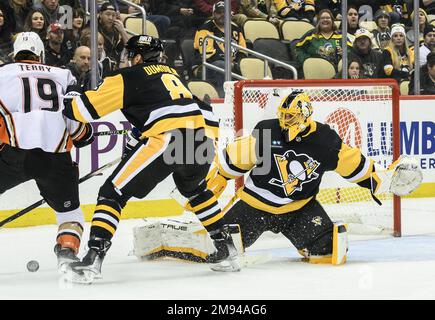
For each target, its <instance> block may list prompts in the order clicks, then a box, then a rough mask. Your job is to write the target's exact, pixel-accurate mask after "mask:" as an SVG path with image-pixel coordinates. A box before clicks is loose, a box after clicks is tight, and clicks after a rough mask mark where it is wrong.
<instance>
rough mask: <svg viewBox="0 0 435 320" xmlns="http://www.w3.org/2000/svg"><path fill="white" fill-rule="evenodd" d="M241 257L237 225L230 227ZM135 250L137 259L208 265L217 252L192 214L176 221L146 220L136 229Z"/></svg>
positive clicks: (134, 233) (240, 240) (240, 241)
mask: <svg viewBox="0 0 435 320" xmlns="http://www.w3.org/2000/svg"><path fill="white" fill-rule="evenodd" d="M229 231H230V234H231V236H232V238H233V242H234V245H235V247H236V249H237V252H238V254H239V255H241V254H242V253H243V245H242V239H241V237H240V228H239V226H238V225H231V226H229ZM133 235H134V242H133V245H134V251H133V254H134V255H135V256H136V257H138V258H147V259H157V258H162V257H171V258H177V259H182V260H188V261H193V262H205V261H206V258H207V256H208V255H209V254H211V253H213V252H214V251H215V248H214V245H213V242H212V240H211V239H210V237H209V235H208V233H207V231H206V230H205V229H204V227H203V226H202V224H201V223H200V222H198V221H197V220H196V219H195V218H194V217H193V216H190V214H186V215H184V216H182V217H177V218H176V219H160V220H157V221H148V220H145V224H144V225H141V226H137V227H135V228H134V229H133Z"/></svg>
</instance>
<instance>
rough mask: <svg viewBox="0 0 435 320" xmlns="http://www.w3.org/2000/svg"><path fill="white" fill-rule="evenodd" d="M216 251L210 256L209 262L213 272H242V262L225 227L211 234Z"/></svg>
mask: <svg viewBox="0 0 435 320" xmlns="http://www.w3.org/2000/svg"><path fill="white" fill-rule="evenodd" d="M210 237H211V238H212V240H213V244H214V246H215V248H216V251H215V252H214V253H212V254H211V255H209V256H208V258H207V262H208V263H209V264H210V268H211V269H212V270H213V271H222V272H236V271H240V269H241V267H240V261H239V256H238V253H237V249H236V247H235V246H234V242H233V239H232V237H231V235H230V233H229V231H228V226H227V225H225V226H223V227H222V228H221V229H219V230H216V231H215V232H211V233H210Z"/></svg>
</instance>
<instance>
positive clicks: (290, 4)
mask: <svg viewBox="0 0 435 320" xmlns="http://www.w3.org/2000/svg"><path fill="white" fill-rule="evenodd" d="M273 2H274V3H275V6H276V9H277V10H278V16H279V17H280V18H282V19H289V18H293V19H296V20H306V21H309V22H313V18H314V16H315V14H316V7H315V1H314V0H305V1H303V0H273Z"/></svg>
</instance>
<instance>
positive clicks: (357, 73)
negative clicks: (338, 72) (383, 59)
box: [347, 57, 364, 79]
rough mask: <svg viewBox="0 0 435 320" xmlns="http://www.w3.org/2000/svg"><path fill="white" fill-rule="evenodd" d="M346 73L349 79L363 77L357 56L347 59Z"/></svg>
mask: <svg viewBox="0 0 435 320" xmlns="http://www.w3.org/2000/svg"><path fill="white" fill-rule="evenodd" d="M347 74H348V78H349V79H361V78H364V75H363V66H362V64H361V61H360V60H359V59H358V58H356V57H354V58H350V59H349V63H348V68H347Z"/></svg>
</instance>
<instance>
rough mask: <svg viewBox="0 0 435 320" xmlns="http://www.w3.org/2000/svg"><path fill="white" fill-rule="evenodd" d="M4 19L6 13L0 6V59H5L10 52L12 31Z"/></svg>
mask: <svg viewBox="0 0 435 320" xmlns="http://www.w3.org/2000/svg"><path fill="white" fill-rule="evenodd" d="M7 26H8V21H7V20H6V15H5V14H4V13H3V9H1V8H0V59H2V60H6V59H7V56H8V54H9V53H10V52H12V44H13V42H12V37H11V35H12V33H11V31H10V28H8V27H7Z"/></svg>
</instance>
